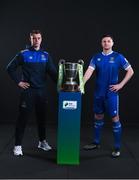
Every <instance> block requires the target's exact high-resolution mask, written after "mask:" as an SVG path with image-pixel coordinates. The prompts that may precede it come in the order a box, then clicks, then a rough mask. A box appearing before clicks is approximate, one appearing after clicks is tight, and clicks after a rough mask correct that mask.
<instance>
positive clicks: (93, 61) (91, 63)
mask: <svg viewBox="0 0 139 180" xmlns="http://www.w3.org/2000/svg"><path fill="white" fill-rule="evenodd" d="M89 68H92V69H96V59H95V57H92V59H91V61H90V64H89Z"/></svg>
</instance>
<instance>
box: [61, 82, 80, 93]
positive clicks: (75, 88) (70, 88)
mask: <svg viewBox="0 0 139 180" xmlns="http://www.w3.org/2000/svg"><path fill="white" fill-rule="evenodd" d="M62 91H65V92H79V88H78V85H77V84H64V85H63V88H62Z"/></svg>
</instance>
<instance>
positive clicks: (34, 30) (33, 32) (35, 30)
mask: <svg viewBox="0 0 139 180" xmlns="http://www.w3.org/2000/svg"><path fill="white" fill-rule="evenodd" d="M33 34H41V35H42V32H41V31H40V30H39V29H33V30H32V31H31V32H30V36H32V35H33Z"/></svg>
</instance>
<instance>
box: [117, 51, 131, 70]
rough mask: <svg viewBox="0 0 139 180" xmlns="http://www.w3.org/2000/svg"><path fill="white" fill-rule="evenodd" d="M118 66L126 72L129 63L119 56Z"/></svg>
mask: <svg viewBox="0 0 139 180" xmlns="http://www.w3.org/2000/svg"><path fill="white" fill-rule="evenodd" d="M120 65H121V67H122V68H123V69H125V70H127V69H128V68H129V67H131V65H130V63H129V62H128V60H127V59H126V58H125V57H124V56H123V55H121V54H120Z"/></svg>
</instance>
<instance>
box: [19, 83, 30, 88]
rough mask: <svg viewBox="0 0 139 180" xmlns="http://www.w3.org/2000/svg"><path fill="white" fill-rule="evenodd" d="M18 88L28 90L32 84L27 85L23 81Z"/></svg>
mask: <svg viewBox="0 0 139 180" xmlns="http://www.w3.org/2000/svg"><path fill="white" fill-rule="evenodd" d="M18 86H19V87H21V88H23V89H27V88H29V86H30V84H29V83H27V82H22V81H21V82H20V83H18Z"/></svg>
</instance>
